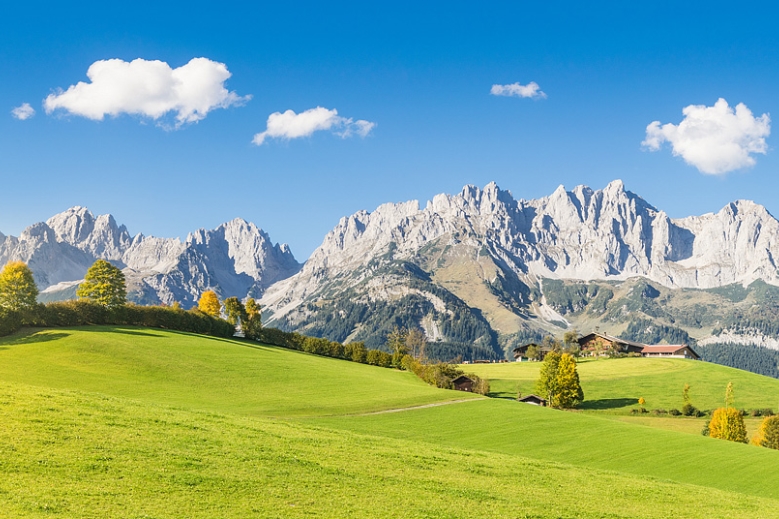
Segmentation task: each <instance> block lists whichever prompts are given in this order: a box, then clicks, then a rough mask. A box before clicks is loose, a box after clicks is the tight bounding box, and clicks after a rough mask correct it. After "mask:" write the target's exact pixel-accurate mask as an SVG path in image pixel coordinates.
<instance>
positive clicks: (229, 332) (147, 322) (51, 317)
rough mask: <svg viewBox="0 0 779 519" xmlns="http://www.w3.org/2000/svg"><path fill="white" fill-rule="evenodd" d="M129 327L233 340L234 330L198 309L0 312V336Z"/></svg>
mask: <svg viewBox="0 0 779 519" xmlns="http://www.w3.org/2000/svg"><path fill="white" fill-rule="evenodd" d="M100 324H114V325H130V326H145V327H149V328H165V329H168V330H177V331H181V332H191V333H199V334H207V335H214V336H217V337H232V336H233V334H234V333H235V327H234V326H233V325H232V324H230V323H228V322H227V321H225V320H223V319H217V318H214V317H211V316H210V315H206V314H204V313H202V312H200V311H198V310H188V311H184V310H180V309H173V308H168V307H164V306H137V305H132V304H127V305H122V306H115V307H105V306H103V305H100V304H97V303H93V302H91V301H81V300H79V301H64V302H56V303H46V304H39V305H36V306H34V307H32V308H30V309H28V310H26V311H24V312H12V311H7V310H0V336H3V335H9V334H11V333H14V332H15V331H17V330H19V329H20V328H22V327H23V326H39V327H46V328H49V327H60V326H85V325H100Z"/></svg>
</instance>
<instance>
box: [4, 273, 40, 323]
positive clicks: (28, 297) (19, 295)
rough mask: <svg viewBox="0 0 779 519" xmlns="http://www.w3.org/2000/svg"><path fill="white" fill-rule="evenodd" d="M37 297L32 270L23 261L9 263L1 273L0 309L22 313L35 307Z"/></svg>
mask: <svg viewBox="0 0 779 519" xmlns="http://www.w3.org/2000/svg"><path fill="white" fill-rule="evenodd" d="M37 297H38V287H37V286H36V285H35V279H33V276H32V271H31V270H30V268H29V267H28V266H27V265H26V264H24V263H23V262H21V261H12V262H10V263H7V264H6V265H5V267H3V270H2V272H0V307H2V308H5V309H7V310H13V311H15V312H20V311H23V310H27V309H29V308H32V307H33V306H35V302H36V298H37Z"/></svg>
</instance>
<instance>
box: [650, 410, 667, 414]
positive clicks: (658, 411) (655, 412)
mask: <svg viewBox="0 0 779 519" xmlns="http://www.w3.org/2000/svg"><path fill="white" fill-rule="evenodd" d="M652 413H654V414H656V415H663V414H668V411H666V410H665V409H652Z"/></svg>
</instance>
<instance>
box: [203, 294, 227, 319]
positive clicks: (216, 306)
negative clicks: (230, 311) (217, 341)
mask: <svg viewBox="0 0 779 519" xmlns="http://www.w3.org/2000/svg"><path fill="white" fill-rule="evenodd" d="M197 307H198V309H199V310H200V311H201V312H203V313H204V314H206V315H210V316H211V317H219V315H220V314H221V313H222V305H221V304H220V303H219V297H217V295H216V292H214V291H213V290H206V291H205V292H203V294H202V295H201V296H200V300H199V301H198V302H197Z"/></svg>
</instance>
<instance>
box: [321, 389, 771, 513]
mask: <svg viewBox="0 0 779 519" xmlns="http://www.w3.org/2000/svg"><path fill="white" fill-rule="evenodd" d="M316 423H318V424H321V425H324V426H327V427H334V428H343V429H346V430H349V431H355V432H361V433H365V434H375V435H383V436H388V437H392V438H399V439H405V440H415V441H419V442H426V443H429V444H435V445H444V446H449V447H452V448H464V449H475V450H480V451H487V452H494V453H500V454H508V455H516V456H523V457H528V458H534V459H537V460H543V461H549V462H558V463H569V464H572V465H576V466H580V467H587V468H592V469H600V470H611V471H619V472H623V473H628V474H632V475H635V476H648V477H652V478H660V479H666V480H671V481H677V482H679V483H684V484H692V485H701V486H707V487H711V488H717V489H720V490H728V491H735V492H741V493H744V494H750V495H759V496H763V497H771V498H774V499H779V451H774V450H770V449H765V448H761V447H754V446H751V445H744V444H736V443H732V442H726V441H724V440H715V439H712V438H706V437H703V436H701V435H691V434H682V433H679V432H674V431H666V430H662V429H656V428H652V427H646V426H642V425H635V424H630V423H624V422H621V421H618V420H614V419H610V418H601V417H599V416H592V415H589V414H586V413H576V412H568V411H559V410H555V409H549V408H543V407H537V406H533V405H528V404H521V403H519V402H512V401H508V400H498V399H488V400H480V401H473V402H464V403H460V404H456V405H447V406H440V407H434V408H427V409H418V410H409V411H406V412H402V413H387V414H378V415H371V416H362V417H349V418H348V419H347V418H339V417H330V418H322V419H316Z"/></svg>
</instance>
